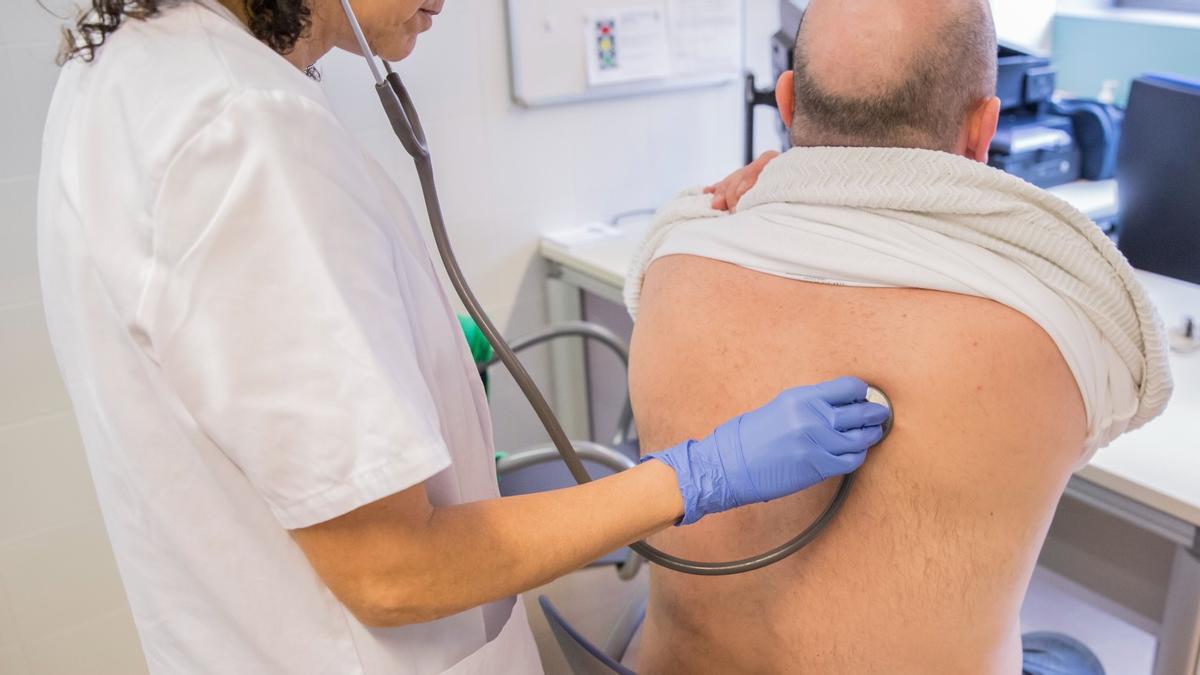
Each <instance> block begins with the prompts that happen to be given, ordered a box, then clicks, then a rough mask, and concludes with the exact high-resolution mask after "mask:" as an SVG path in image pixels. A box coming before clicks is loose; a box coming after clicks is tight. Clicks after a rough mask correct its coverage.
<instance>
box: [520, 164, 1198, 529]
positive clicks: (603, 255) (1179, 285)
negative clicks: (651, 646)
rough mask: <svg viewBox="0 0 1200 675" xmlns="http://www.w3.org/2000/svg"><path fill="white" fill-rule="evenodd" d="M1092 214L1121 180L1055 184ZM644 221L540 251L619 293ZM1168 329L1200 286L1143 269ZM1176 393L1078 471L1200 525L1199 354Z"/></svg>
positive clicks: (1105, 211)
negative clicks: (1161, 410) (1145, 421)
mask: <svg viewBox="0 0 1200 675" xmlns="http://www.w3.org/2000/svg"><path fill="white" fill-rule="evenodd" d="M1051 192H1054V193H1056V194H1058V195H1059V196H1060V197H1063V198H1064V199H1066V200H1067V201H1069V202H1071V203H1072V204H1074V205H1075V206H1076V207H1077V208H1079V209H1080V210H1081V211H1083V212H1084V213H1086V214H1088V215H1089V216H1091V217H1093V218H1102V217H1107V216H1109V215H1111V214H1112V213H1114V212H1115V210H1116V209H1115V204H1116V184H1115V182H1113V181H1104V182H1099V183H1075V184H1071V185H1066V186H1062V187H1061V188H1055V189H1053V190H1051ZM648 227H649V223H648V222H646V221H642V222H638V223H630V224H628V225H623V226H621V227H620V228H619V229H618V231H617V233H616V234H615V235H614V236H612V237H607V238H602V239H598V240H596V241H591V242H589V243H586V244H580V245H577V246H571V247H563V246H560V245H557V244H554V243H551V242H549V241H546V242H543V244H542V249H541V250H542V256H543V257H545V258H546V259H547V260H550V261H553V262H556V263H559V264H560V265H562V266H563V267H565V268H567V269H569V270H571V271H573V272H575V273H578V274H582V275H585V276H587V277H590V278H591V279H593V280H595V281H596V282H599V283H600V284H602V285H604V286H606V287H610V288H612V289H614V290H616V291H619V290H620V289H621V288H622V287H623V286H624V284H625V274H626V272H627V271H628V269H629V265H630V261H631V260H632V258H633V256H634V255H635V253H636V252H637V248H638V246H639V245H640V244H641V242H642V239H643V238H644V236H645V233H646V230H647V228H648ZM1139 277H1140V278H1141V279H1142V281H1143V283H1144V284H1145V286H1146V289H1147V291H1148V292H1149V293H1150V296H1151V298H1152V299H1153V300H1154V302H1155V304H1156V305H1157V306H1158V308H1159V311H1160V312H1161V313H1162V316H1163V320H1164V321H1166V323H1167V326H1168V327H1176V326H1178V325H1179V324H1181V323H1182V319H1183V317H1184V316H1189V315H1190V316H1192V317H1194V318H1196V319H1200V286H1197V285H1194V284H1189V283H1186V282H1182V281H1177V280H1175V279H1169V278H1166V277H1162V276H1158V275H1155V274H1149V273H1144V272H1139ZM1171 370H1172V373H1173V374H1174V376H1175V396H1174V398H1172V400H1171V405H1170V406H1169V407H1168V409H1167V411H1166V413H1165V414H1164V415H1163V416H1162V417H1160V418H1159V419H1157V420H1155V421H1154V422H1152V423H1150V424H1149V425H1147V426H1146V427H1145V428H1143V429H1140V430H1138V431H1136V432H1133V433H1130V434H1127V435H1125V436H1123V437H1121V438H1119V439H1117V441H1116V442H1115V443H1114V444H1113V445H1112V446H1110V447H1108V448H1105V449H1104V450H1101V451H1100V452H1099V453H1098V454H1097V455H1096V457H1095V459H1094V460H1093V461H1092V463H1091V464H1090V465H1089V466H1087V467H1086V468H1084V469H1083V470H1082V471H1080V476H1082V477H1083V478H1085V479H1086V480H1088V481H1090V482H1093V483H1095V484H1097V485H1100V486H1102V487H1105V488H1108V489H1110V490H1113V491H1114V492H1117V493H1118V494H1121V495H1124V496H1126V497H1129V498H1131V499H1134V500H1136V501H1138V502H1141V503H1143V504H1145V505H1147V506H1149V507H1151V508H1154V509H1156V510H1158V511H1161V512H1163V513H1166V514H1169V515H1172V516H1174V517H1176V518H1179V519H1181V520H1184V521H1186V522H1188V523H1191V524H1193V525H1196V526H1198V527H1200V352H1196V353H1192V354H1172V356H1171Z"/></svg>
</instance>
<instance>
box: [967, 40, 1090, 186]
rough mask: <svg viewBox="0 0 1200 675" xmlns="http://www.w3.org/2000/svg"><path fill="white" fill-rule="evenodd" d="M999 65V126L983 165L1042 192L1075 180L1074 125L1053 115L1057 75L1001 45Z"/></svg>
mask: <svg viewBox="0 0 1200 675" xmlns="http://www.w3.org/2000/svg"><path fill="white" fill-rule="evenodd" d="M999 64H1000V69H999V73H998V76H997V79H996V96H998V97H999V98H1000V111H1001V112H1000V124H999V126H998V127H997V129H996V138H995V139H994V140H993V141H992V148H991V158H990V159H989V160H988V164H989V165H991V166H994V167H996V168H997V169H1000V170H1002V171H1006V172H1008V173H1011V174H1013V175H1014V176H1017V177H1019V178H1023V179H1025V180H1026V181H1029V182H1030V183H1033V184H1034V185H1036V186H1038V187H1042V188H1049V187H1054V186H1056V185H1062V184H1064V183H1070V182H1072V181H1076V180H1079V178H1080V177H1082V175H1083V169H1082V154H1081V152H1080V148H1079V144H1078V142H1077V141H1076V139H1075V123H1074V121H1073V120H1072V118H1071V117H1069V116H1067V115H1059V114H1055V112H1054V110H1055V106H1054V102H1053V98H1054V89H1055V86H1056V85H1057V82H1058V73H1057V71H1056V70H1055V69H1054V66H1052V65H1051V64H1050V60H1049V59H1047V58H1045V57H1041V56H1037V55H1034V54H1030V53H1028V52H1023V51H1020V50H1018V49H1016V48H1013V47H1010V46H1008V45H1001V46H1000V59H999Z"/></svg>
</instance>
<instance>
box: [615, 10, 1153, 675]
mask: <svg viewBox="0 0 1200 675" xmlns="http://www.w3.org/2000/svg"><path fill="white" fill-rule="evenodd" d="M995 58H996V42H995V32H994V27H993V24H992V20H991V15H990V10H989V9H988V5H987V3H986V1H985V0H941V1H934V0H906V1H905V2H895V1H894V0H814V1H813V2H812V3H811V5H810V8H809V10H808V12H807V15H806V17H805V19H804V22H803V26H802V28H801V31H800V35H799V38H798V41H797V50H796V63H797V66H796V71H795V73H789V74H787V75H785V76H784V77H783V78H782V79H781V81H780V87H779V103H780V107H781V109H782V111H783V114H784V118H785V121H786V122H787V123H788V124H789V125H790V128H791V136H792V141H793V144H794V145H795V146H796V148H797V149H794V150H792V151H790V152H789V153H786V154H785V155H783V156H781V157H779V158H778V159H776V160H774V161H773V162H772V163H771V164H770V165H769V166H768V167H767V169H766V171H765V172H764V173H763V175H762V177H761V179H760V180H759V184H758V186H757V187H755V189H754V190H752V191H751V192H750V193H749V194H747V195H746V197H745V199H744V200H743V203H742V205H741V207H740V208H739V210H738V212H737V213H736V214H734V215H723V214H720V213H718V212H716V211H712V210H711V209H710V208H709V202H710V201H711V200H710V199H708V198H705V197H704V196H702V195H695V194H693V195H685V196H684V197H681V198H680V199H679V200H677V201H676V202H674V203H672V204H671V205H669V206H667V207H666V208H665V209H664V211H663V212H662V213H661V214H660V216H659V218H658V220H657V222H656V227H655V231H654V233H653V234H652V235H651V237H650V240H649V241H648V242H647V245H646V250H645V251H644V253H643V256H642V259H641V260H640V261H639V262H638V264H637V268H636V269H635V270H634V273H633V274H632V276H631V279H630V282H629V287H628V289H627V295H628V299H629V304H630V310H631V312H633V313H634V314H635V315H636V319H637V321H636V328H635V333H634V340H633V355H632V363H631V375H630V377H631V391H632V395H633V401H634V406H635V412H636V416H637V420H638V429H639V433H640V436H641V439H642V445H643V450H644V452H652V451H655V450H657V449H661V448H665V447H669V446H671V445H673V444H675V443H678V442H680V441H683V440H685V439H687V438H699V437H702V436H704V435H705V434H707V433H709V432H710V431H711V430H712V429H713V427H714V426H716V425H717V424H718V423H720V422H721V421H722V420H725V419H727V418H729V417H731V416H733V415H736V414H738V413H739V412H741V411H744V410H747V409H751V408H753V407H756V406H759V405H762V404H764V403H766V402H768V401H769V400H770V399H772V398H773V397H774V396H776V395H777V394H778V393H779V392H780V391H782V390H783V389H785V388H788V387H791V386H795V385H798V384H804V383H814V382H820V381H824V380H827V379H830V378H833V377H837V376H840V375H843V374H853V375H856V376H859V377H861V378H863V379H865V380H867V381H868V382H871V383H873V384H875V385H878V386H879V387H881V388H882V389H884V390H885V391H887V392H888V393H889V394H890V396H891V397H892V400H893V403H894V409H895V414H896V418H895V422H896V424H895V429H894V432H893V433H892V435H891V437H890V438H889V439H888V440H887V441H886V442H885V443H884V444H883V445H881V446H880V447H878V448H876V449H874V450H873V451H872V452H871V453H870V455H869V458H868V460H867V463H866V465H865V467H864V468H863V469H862V470H861V471H860V472H859V480H858V481H857V483H856V484H855V487H854V490H853V492H852V494H851V496H850V498H849V501H848V502H847V504H846V506H845V508H844V510H843V511H842V513H841V514H840V515H839V517H838V518H837V519H836V520H835V521H834V522H833V523H832V525H831V526H830V527H829V529H828V530H827V531H826V533H825V534H823V535H822V536H821V537H820V538H819V539H818V540H817V541H816V542H815V543H814V544H812V545H811V546H810V547H808V548H807V549H805V550H804V551H802V552H801V553H800V554H798V555H796V556H794V557H792V558H791V559H789V560H787V561H784V562H783V563H781V564H779V565H776V566H774V567H771V568H769V569H766V570H763V571H760V572H756V573H753V574H748V575H742V576H736V577H727V578H701V577H690V576H685V575H680V574H676V573H672V572H668V571H663V570H661V569H654V570H653V571H652V576H651V594H650V606H649V610H648V614H647V619H646V624H645V628H644V632H643V635H642V647H641V657H640V663H638V664H637V669H638V671H639V672H641V673H644V674H656V673H814V674H819V675H863V674H867V673H881V674H887V675H902V674H912V675H929V674H935V673H949V674H963V675H985V674H991V673H995V674H997V675H1016V674H1017V673H1021V672H1022V666H1023V661H1022V640H1021V635H1020V631H1019V628H1020V627H1019V623H1018V610H1019V608H1020V605H1021V602H1022V598H1023V596H1024V594H1025V590H1026V587H1027V585H1028V583H1029V580H1030V575H1031V574H1032V572H1033V569H1034V564H1035V561H1036V559H1037V556H1038V552H1039V549H1040V548H1041V546H1042V542H1043V540H1044V538H1045V536H1046V532H1047V529H1048V527H1049V525H1050V521H1051V518H1052V516H1053V514H1054V511H1055V507H1056V505H1057V503H1058V500H1059V498H1060V496H1061V495H1062V493H1063V490H1064V488H1065V485H1066V483H1067V480H1068V478H1069V477H1070V475H1071V473H1072V471H1073V470H1074V469H1076V468H1078V467H1079V466H1080V465H1081V463H1083V462H1086V461H1087V459H1088V457H1089V456H1090V453H1092V452H1094V451H1095V449H1096V448H1097V447H1100V446H1101V445H1103V444H1105V443H1107V442H1108V441H1110V440H1111V439H1112V438H1114V437H1115V436H1116V435H1119V434H1120V433H1122V432H1124V431H1125V430H1127V429H1131V428H1134V427H1136V426H1139V425H1141V424H1144V423H1145V422H1146V421H1148V420H1149V419H1152V418H1153V417H1154V416H1156V415H1157V414H1159V413H1160V412H1161V411H1162V409H1163V407H1165V404H1166V401H1167V398H1168V397H1169V395H1170V390H1171V383H1170V378H1169V373H1168V371H1167V369H1166V357H1165V351H1163V347H1162V335H1161V333H1160V332H1159V329H1158V326H1157V324H1156V317H1155V315H1154V311H1153V308H1152V307H1151V306H1150V304H1149V302H1148V301H1147V300H1146V298H1145V295H1144V293H1143V291H1142V290H1141V288H1140V287H1139V286H1138V285H1137V282H1136V280H1135V279H1134V278H1133V276H1132V273H1131V270H1129V268H1128V265H1127V264H1125V262H1124V260H1123V259H1122V258H1121V257H1120V255H1119V254H1117V253H1116V251H1115V249H1112V248H1111V246H1110V245H1109V244H1108V242H1107V240H1104V239H1103V237H1102V235H1100V234H1099V231H1098V230H1096V231H1095V232H1092V230H1095V228H1094V227H1093V226H1092V225H1091V223H1089V222H1087V220H1086V218H1084V217H1083V216H1082V215H1080V214H1078V213H1075V212H1074V210H1073V209H1071V208H1070V207H1069V206H1067V205H1066V204H1063V203H1061V202H1058V201H1057V200H1055V199H1053V198H1051V197H1048V196H1046V195H1045V193H1042V192H1040V191H1038V190H1036V189H1035V188H1033V187H1032V186H1028V185H1027V184H1024V183H1022V182H1020V181H1018V180H1017V179H1015V178H1011V177H1009V176H1005V175H1003V174H999V172H994V171H993V170H991V169H989V168H987V167H986V166H984V165H983V164H981V162H984V161H986V158H987V149H988V146H989V144H990V141H991V138H992V135H993V134H994V132H995V128H996V123H997V115H998V106H999V104H998V102H997V101H996V100H995V99H994V98H993V97H992V92H993V91H994V87H995V80H994V78H995V72H996V62H995ZM1047 233H1048V234H1047ZM685 376H686V377H685ZM685 380H686V381H687V382H688V383H689V384H688V386H687V387H680V386H679V383H680V382H682V381H685ZM836 488H837V482H836V481H829V482H827V483H825V484H822V485H821V486H818V487H817V488H814V489H812V490H809V491H807V492H805V493H801V494H800V495H797V496H794V497H792V498H789V499H785V500H779V501H777V502H773V503H770V504H766V505H761V506H758V507H751V508H746V509H741V510H739V511H737V512H734V513H729V514H725V515H720V516H713V517H709V518H706V519H705V520H703V521H702V522H700V523H699V524H697V525H694V526H689V527H681V528H676V529H675V530H673V531H670V532H667V533H664V534H662V535H659V536H657V537H656V538H655V539H654V541H653V543H654V544H656V545H658V546H661V547H662V548H664V549H665V550H667V551H669V552H671V553H674V554H677V555H681V556H684V557H688V558H696V559H702V560H730V559H736V558H741V557H745V556H748V555H752V554H755V553H759V552H761V551H764V550H766V549H768V548H772V547H774V546H776V545H778V544H780V543H782V542H784V541H786V540H788V539H790V538H791V537H792V536H794V535H795V534H796V533H798V531H799V530H801V529H803V527H805V526H806V525H807V524H808V523H809V522H811V521H812V520H813V519H814V518H815V517H816V515H817V514H818V513H819V512H820V511H821V510H822V509H823V508H824V507H825V505H826V504H827V503H828V501H829V499H830V497H831V496H832V494H833V493H834V491H835V490H836ZM1079 658H1080V663H1079V666H1078V667H1079V668H1081V669H1080V670H1078V671H1061V670H1060V671H1045V672H1088V673H1091V672H1098V671H1096V670H1094V668H1095V667H1097V665H1096V664H1094V663H1092V664H1090V665H1089V664H1086V663H1085V661H1086V660H1087V659H1086V658H1085V657H1082V656H1081V657H1079ZM1088 658H1090V657H1088ZM1030 663H1033V662H1026V667H1027V668H1028V669H1029V670H1028V672H1041V671H1037V670H1036V666H1031V665H1029V664H1030ZM1084 667H1088V668H1093V669H1090V670H1083V669H1082V668H1084Z"/></svg>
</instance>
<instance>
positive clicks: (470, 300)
mask: <svg viewBox="0 0 1200 675" xmlns="http://www.w3.org/2000/svg"><path fill="white" fill-rule="evenodd" d="M341 3H342V8H343V10H344V11H345V13H346V18H347V19H348V20H349V22H350V28H351V30H353V31H354V37H355V39H356V40H357V41H358V45H359V49H360V50H362V54H363V58H365V59H366V60H367V64H368V65H369V66H370V68H371V75H372V77H374V78H375V92H376V93H377V94H378V95H379V101H380V103H382V104H383V109H384V112H386V113H387V117H388V121H389V122H390V123H391V125H392V131H394V132H395V134H396V137H397V138H398V139H400V143H401V144H402V145H403V146H404V149H405V150H407V151H408V154H409V155H411V156H412V158H413V162H414V163H415V164H416V167H417V176H418V177H419V178H420V180H421V191H422V193H423V195H424V198H425V208H426V209H427V210H428V212H429V223H430V225H431V227H432V230H433V239H434V242H435V243H436V244H437V249H438V254H439V255H440V257H441V259H442V265H443V266H444V267H445V268H446V274H447V275H448V276H449V278H450V283H451V284H452V285H453V286H454V290H455V292H456V293H458V297H459V298H460V299H461V300H462V303H463V305H464V306H465V307H466V309H467V313H468V314H470V315H471V318H473V319H474V320H475V322H476V323H478V324H479V327H480V330H482V331H483V334H484V336H485V337H487V340H488V342H490V343H491V344H492V347H494V348H495V350H496V354H497V356H499V357H500V361H501V362H502V363H504V367H505V368H507V369H508V371H509V373H511V374H512V378H513V380H514V381H515V382H516V383H517V386H518V387H519V388H520V389H521V392H522V393H523V394H524V395H525V398H527V399H529V404H530V405H531V406H532V407H533V411H534V413H536V414H537V416H538V419H539V420H540V421H541V423H542V426H544V427H545V428H546V432H547V433H548V434H549V435H550V440H551V441H552V442H553V443H554V447H555V448H557V449H558V452H559V454H560V455H561V456H562V461H563V462H564V463H565V464H566V465H567V468H568V469H569V470H570V472H571V476H572V477H574V479H575V481H576V482H578V483H580V484H583V483H588V482H591V480H592V477H591V476H590V475H589V474H588V472H587V469H586V468H585V467H584V465H583V462H582V460H580V458H579V455H578V453H576V451H575V448H574V446H572V445H571V441H570V439H568V438H567V434H566V432H565V431H563V428H562V425H561V424H560V423H559V421H558V418H557V417H555V415H554V411H553V410H551V408H550V404H549V403H547V402H546V398H545V396H543V395H542V392H541V390H540V389H538V386H537V384H536V383H534V381H533V378H532V377H531V376H530V375H529V372H528V371H526V370H525V366H523V365H522V364H521V361H520V359H518V358H517V355H516V354H515V353H514V352H513V350H512V349H511V348H510V347H509V345H508V343H507V342H505V340H504V338H503V336H501V335H500V332H499V331H498V330H496V326H495V324H493V323H492V320H491V319H490V318H489V317H488V315H487V313H486V312H484V310H483V307H481V306H480V304H479V301H478V300H477V299H476V298H475V294H474V293H473V292H472V291H471V287H470V286H469V285H468V284H467V281H466V279H465V278H464V277H463V273H462V270H461V269H460V268H459V266H458V260H457V259H456V258H455V256H454V249H453V248H452V247H451V245H450V238H449V236H448V235H447V233H446V221H445V218H444V217H443V215H442V205H441V201H440V200H439V199H438V194H437V183H436V182H435V180H434V176H433V159H432V157H431V155H430V153H429V144H428V143H427V141H426V139H425V130H424V129H423V128H422V126H421V118H420V117H419V116H418V115H417V109H416V106H414V105H413V101H412V97H411V96H409V94H408V90H407V89H406V88H405V86H404V83H403V82H401V81H400V76H399V75H397V74H396V73H395V72H394V71H393V70H392V68H391V65H390V64H389V63H387V62H386V61H384V62H383V67H384V71H386V75H384V73H382V72H380V70H379V66H378V64H377V63H376V62H375V53H374V52H373V51H372V50H371V47H370V45H369V44H368V43H367V38H366V36H365V35H363V31H362V27H361V26H360V25H359V23H358V17H357V16H355V14H354V9H353V8H352V7H351V6H350V0H341ZM867 398H868V400H870V401H872V402H874V403H879V404H881V405H884V406H886V407H887V408H888V410H891V409H892V405H891V400H890V399H889V398H888V397H887V395H886V394H884V393H883V392H882V391H881V390H879V389H877V388H874V387H872V388H871V389H870V390H869V394H868V397H867ZM892 426H893V424H892V420H891V419H889V420H888V422H887V423H886V424H885V425H884V438H886V437H887V435H888V434H890V433H891V430H892ZM881 442H882V441H881ZM853 485H854V475H853V474H850V475H848V476H845V477H844V478H843V479H842V483H841V486H840V487H839V488H838V491H837V493H836V494H835V495H834V497H833V499H832V500H831V501H830V502H829V505H828V506H827V507H826V508H825V510H824V511H823V512H822V513H821V515H820V516H818V517H817V519H816V520H815V521H813V523H812V524H811V525H809V526H808V528H806V529H805V530H804V531H803V532H801V533H800V535H799V536H797V537H796V538H795V539H792V540H791V541H789V542H787V543H786V544H783V545H782V546H779V547H777V548H775V549H772V550H770V551H767V552H765V553H762V554H759V555H756V556H752V557H750V558H745V559H742V560H733V561H729V562H701V561H696V560H687V559H685V558H680V557H678V556H674V555H671V554H670V553H666V552H664V551H661V550H659V549H656V548H654V547H653V546H651V545H650V544H648V543H646V542H644V541H639V542H637V543H634V544H631V545H630V548H631V549H633V550H634V551H635V552H637V553H638V555H640V556H642V557H643V558H645V559H646V560H647V561H649V562H651V563H654V564H655V565H659V566H661V567H665V568H667V569H670V570H674V571H676V572H683V573H685V574H695V575H701V576H724V575H730V574H744V573H746V572H753V571H754V570H758V569H762V568H764V567H767V566H769V565H773V564H775V563H777V562H780V561H782V560H784V559H785V558H787V557H789V556H791V555H792V554H794V553H796V552H797V551H799V550H800V549H802V548H804V547H805V546H807V545H808V544H810V543H811V542H812V541H813V540H814V539H816V538H817V536H818V535H820V534H821V532H822V531H824V530H825V528H826V527H827V526H828V525H829V523H830V522H831V521H832V520H833V518H834V516H836V515H837V513H838V511H840V510H841V508H842V506H843V505H844V504H845V502H846V498H847V497H848V496H849V495H850V489H851V487H852V486H853Z"/></svg>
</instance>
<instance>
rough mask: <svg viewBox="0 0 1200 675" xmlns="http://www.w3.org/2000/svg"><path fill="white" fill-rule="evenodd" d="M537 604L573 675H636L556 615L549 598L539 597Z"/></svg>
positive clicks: (556, 612)
mask: <svg viewBox="0 0 1200 675" xmlns="http://www.w3.org/2000/svg"><path fill="white" fill-rule="evenodd" d="M538 604H540V605H541V606H542V612H543V613H544V614H545V615H546V621H547V622H549V624H550V630H551V631H553V632H554V638H555V639H556V640H557V641H558V646H559V647H561V648H562V651H563V655H564V656H566V657H567V664H568V665H570V666H571V672H573V673H574V674H575V675H614V674H615V675H637V673H635V672H633V671H632V670H630V669H628V668H626V667H625V666H622V665H621V664H620V663H619V662H617V660H616V659H614V658H613V657H611V656H609V655H608V654H606V653H604V650H602V649H600V648H599V647H597V646H596V645H594V644H592V643H591V642H590V641H589V640H588V639H587V638H585V637H584V636H583V635H581V634H580V633H579V631H577V630H575V628H574V627H573V626H572V625H571V624H569V623H567V620H566V619H565V618H563V616H562V615H561V614H559V613H558V610H557V609H556V608H555V607H554V605H553V604H552V603H551V602H550V599H549V598H547V597H546V596H544V595H543V596H541V597H539V598H538Z"/></svg>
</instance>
